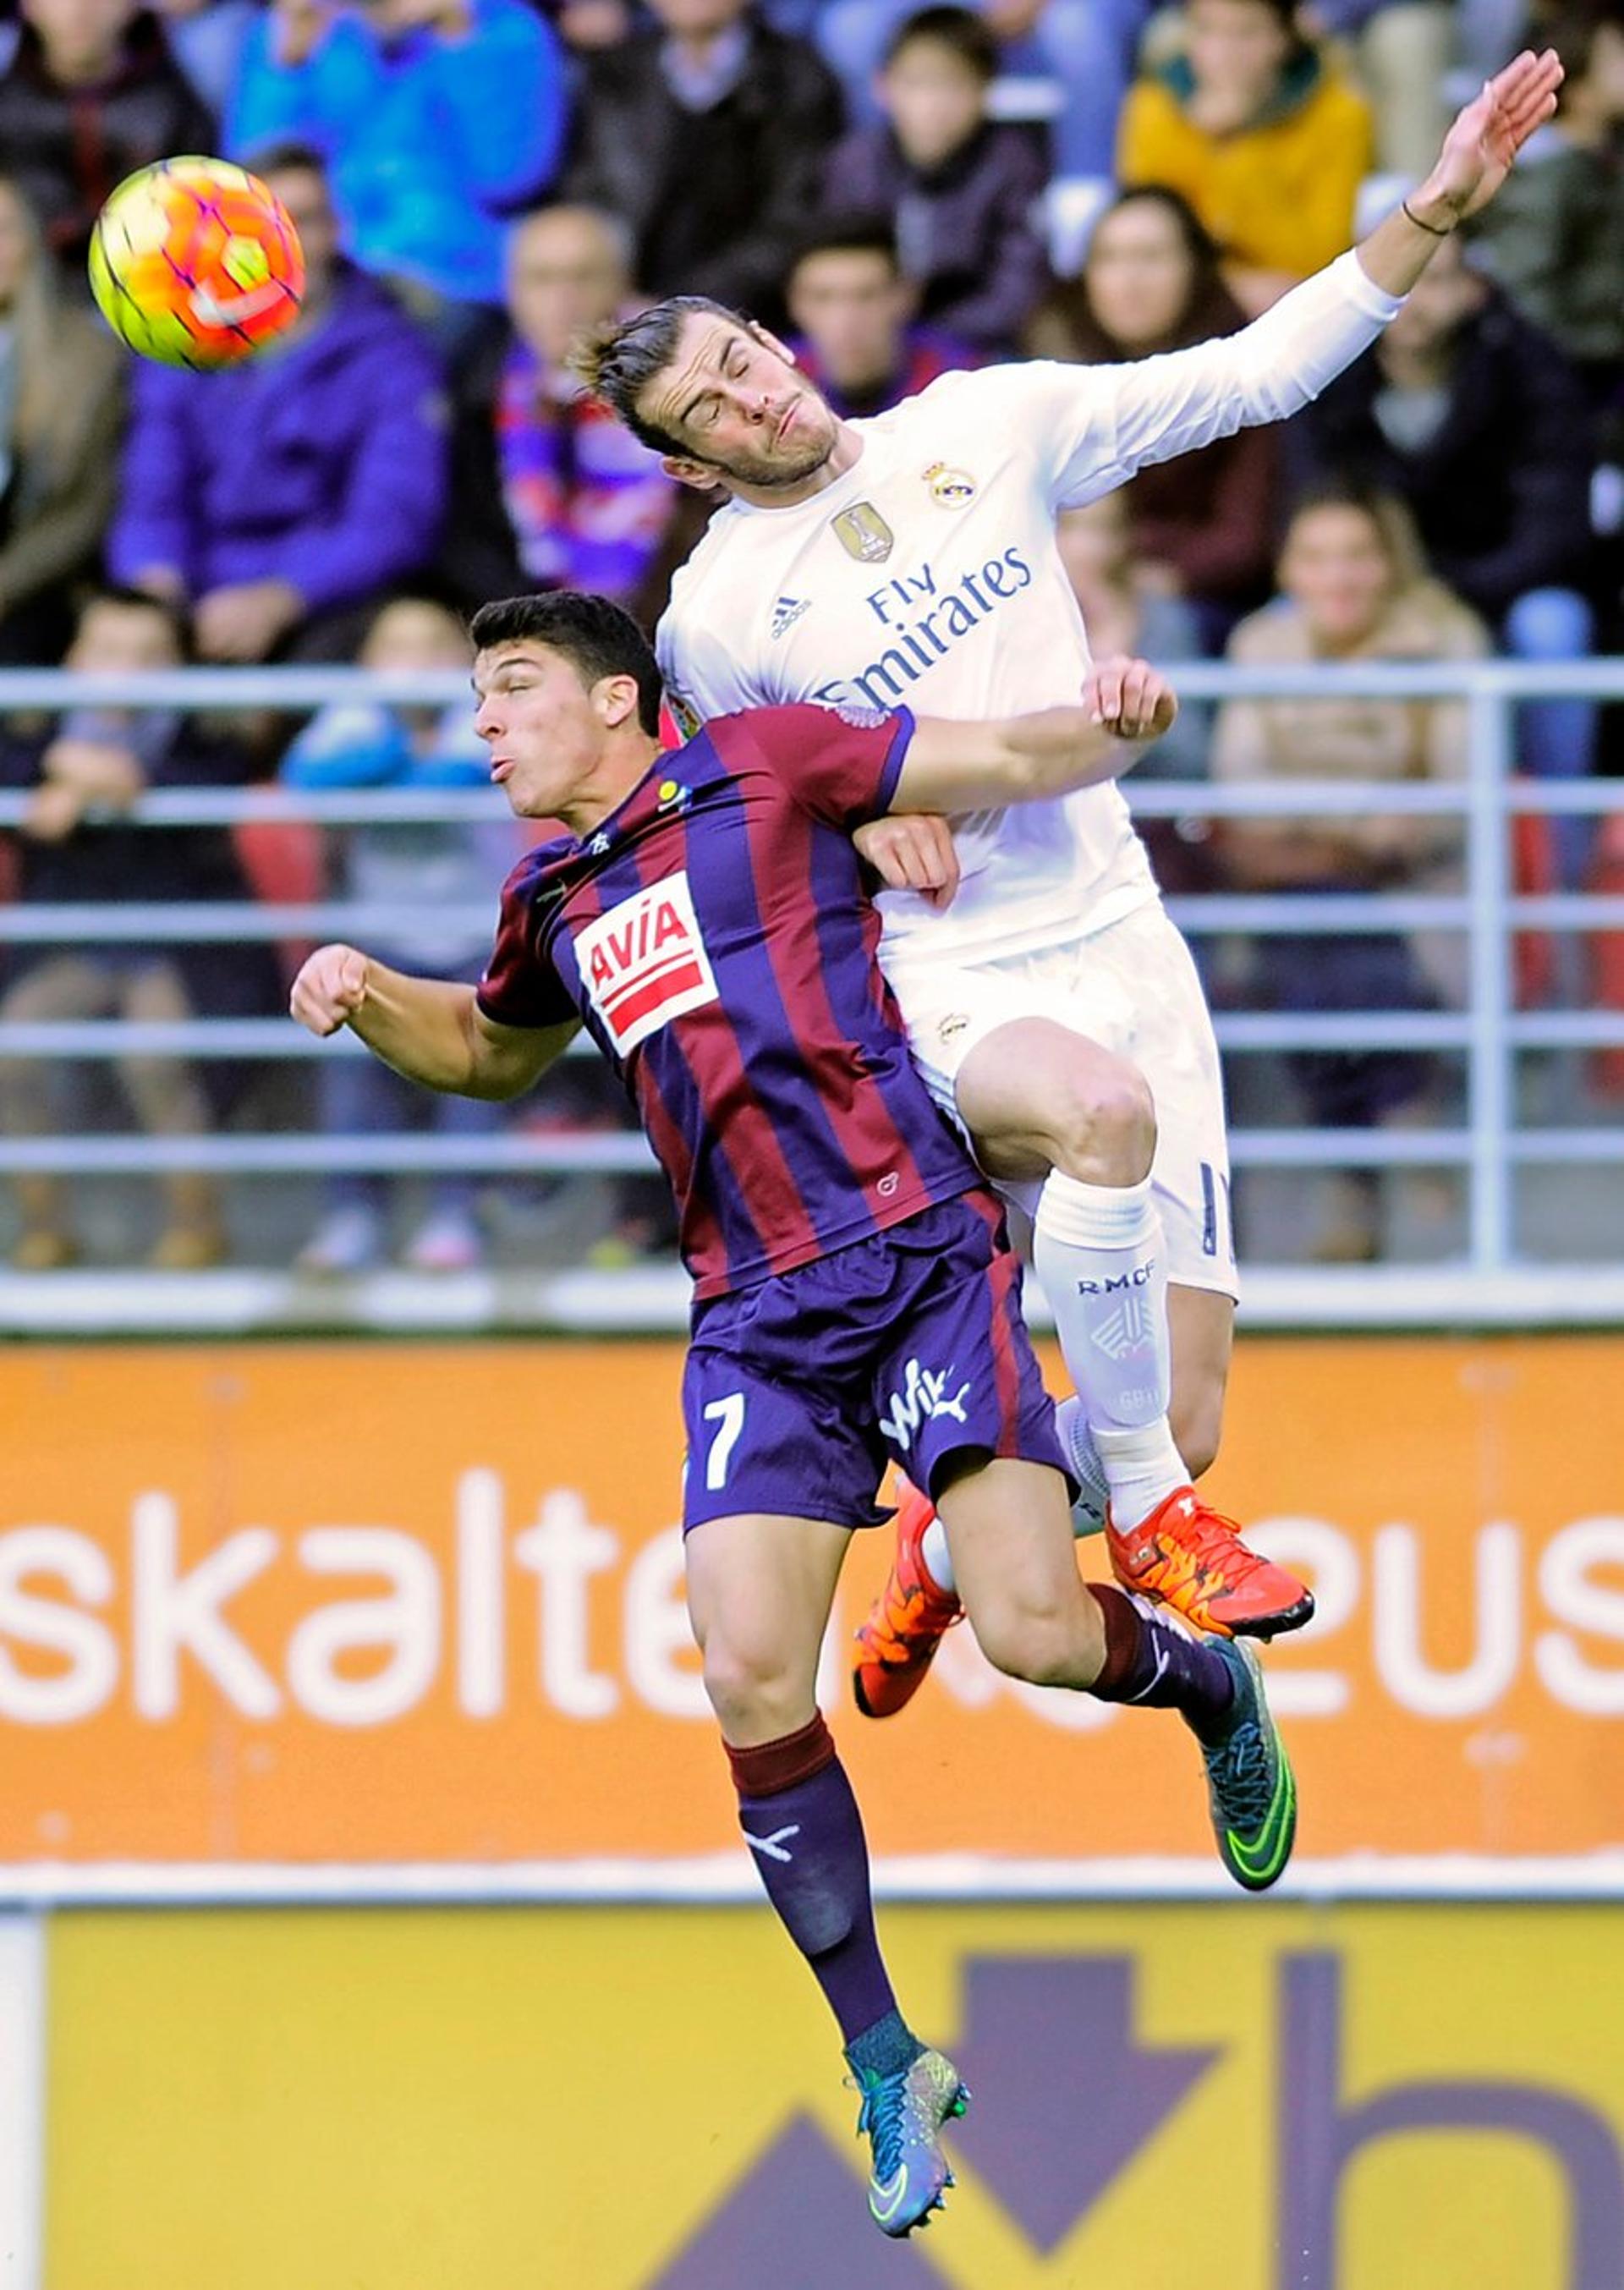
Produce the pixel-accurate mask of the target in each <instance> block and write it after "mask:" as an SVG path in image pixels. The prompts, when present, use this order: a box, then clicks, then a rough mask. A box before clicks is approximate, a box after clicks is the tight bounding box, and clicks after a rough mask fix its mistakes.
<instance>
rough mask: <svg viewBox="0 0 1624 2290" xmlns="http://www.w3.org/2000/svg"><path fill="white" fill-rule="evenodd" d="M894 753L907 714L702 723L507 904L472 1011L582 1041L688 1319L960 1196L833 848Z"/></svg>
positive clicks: (860, 902) (762, 712) (869, 936)
mask: <svg viewBox="0 0 1624 2290" xmlns="http://www.w3.org/2000/svg"><path fill="white" fill-rule="evenodd" d="M912 734H913V718H912V717H910V716H909V715H908V713H907V711H906V710H900V711H899V712H898V713H897V714H896V715H894V716H884V717H867V716H865V717H863V718H862V719H861V720H856V718H855V711H854V712H853V715H852V717H843V716H842V715H840V714H839V713H838V712H836V710H834V709H825V708H813V707H795V708H766V709H754V710H752V711H750V712H749V713H748V714H746V715H741V716H728V717H720V718H719V719H718V720H717V721H716V722H715V723H713V724H711V725H708V727H707V729H706V730H705V731H704V732H702V733H700V736H699V737H698V738H697V739H694V740H691V741H689V742H688V744H687V746H686V747H684V748H680V749H677V750H676V752H675V753H674V754H662V755H660V756H659V757H656V758H655V761H654V763H653V765H652V768H651V769H650V771H649V773H648V774H647V776H646V777H645V778H644V779H642V780H640V781H638V783H637V785H636V787H635V788H634V789H632V791H631V793H630V794H629V795H628V797H626V798H625V800H624V801H623V802H622V803H621V804H620V805H618V806H617V808H616V809H615V810H614V811H612V813H610V814H609V816H608V818H606V819H605V820H604V822H603V824H602V825H601V826H600V827H599V828H598V829H597V830H596V833H594V834H592V835H590V836H588V837H587V839H586V840H585V841H584V842H580V841H577V840H576V839H575V838H574V837H565V838H564V839H563V840H561V841H558V842H555V843H549V844H547V845H543V846H542V847H540V849H538V850H535V851H532V852H531V853H529V854H528V855H527V856H526V857H525V858H524V859H523V860H522V861H520V863H519V865H518V866H517V867H516V868H515V869H514V870H513V873H512V874H511V875H510V876H509V877H508V881H507V884H506V885H505V886H504V889H503V893H502V914H501V924H500V930H499V933H498V935H497V941H496V947H495V949H494V951H493V953H492V957H491V961H490V964H489V966H488V967H487V969H486V971H485V974H484V978H483V979H482V980H481V981H480V986H479V1005H480V1007H481V1009H482V1010H484V1013H486V1015H487V1016H488V1017H490V1018H492V1019H494V1020H495V1021H496V1022H497V1023H498V1024H499V1025H504V1026H556V1025H561V1024H563V1023H564V1022H566V1021H568V1020H569V1019H570V1018H571V1017H572V1016H576V1015H579V1016H580V1018H581V1019H583V1020H584V1021H585V1022H586V1025H587V1027H588V1030H589V1031H590V1032H591V1034H592V1035H593V1037H594V1038H595V1039H596V1042H597V1044H598V1046H599V1047H600V1048H601V1049H602V1050H603V1051H604V1053H605V1054H606V1055H607V1056H608V1057H609V1059H610V1060H611V1061H612V1063H613V1064H614V1066H615V1068H616V1069H617V1070H618V1071H619V1073H620V1077H621V1078H622V1080H623V1081H624V1082H625V1083H626V1085H627V1088H628V1092H629V1093H630V1095H631V1098H632V1101H633V1102H634V1104H635V1105H636V1109H637V1113H638V1116H639V1118H640V1119H641V1121H642V1123H643V1125H644V1129H645V1130H646V1131H647V1133H648V1135H649V1139H650V1141H651V1142H652V1145H653V1148H654V1150H655V1152H656V1153H657V1154H658V1155H659V1157H660V1162H661V1164H662V1165H663V1166H664V1168H665V1171H666V1174H667V1175H668V1177H669V1179H670V1181H671V1187H672V1190H673V1191H674V1193H675V1194H676V1205H677V1211H678V1214H679V1217H680V1221H681V1241H682V1251H683V1255H684V1260H685V1261H686V1262H687V1265H688V1269H689V1270H690V1271H691V1272H692V1275H693V1277H694V1281H695V1284H696V1286H695V1294H696V1296H699V1297H707V1296H718V1295H722V1294H724V1293H726V1292H727V1291H729V1290H731V1289H736V1288H742V1287H746V1286H748V1285H749V1284H750V1283H751V1282H752V1281H756V1280H760V1279H763V1278H764V1277H766V1276H767V1275H768V1274H769V1273H775V1272H788V1271H789V1270H790V1269H792V1268H793V1267H794V1266H796V1265H797V1264H805V1263H807V1262H809V1261H811V1260H812V1258H813V1257H818V1256H827V1255H829V1254H830V1253H833V1251H834V1250H836V1249H837V1248H844V1247H846V1246H847V1245H850V1244H851V1243H852V1242H853V1241H857V1240H862V1239H864V1238H866V1237H868V1235H869V1234H871V1233H874V1232H877V1231H880V1230H882V1229H884V1227H886V1226H888V1225H892V1224H897V1223H900V1221H902V1219H903V1218H905V1217H911V1216H916V1215H917V1214H918V1213H919V1212H920V1211H921V1210H922V1209H924V1208H927V1207H929V1206H930V1205H932V1203H934V1202H937V1201H944V1200H949V1199H952V1198H954V1197H956V1195H958V1194H960V1193H963V1192H965V1191H967V1190H968V1189H970V1187H972V1185H974V1184H976V1183H978V1182H979V1179H978V1176H977V1173H976V1171H975V1169H974V1167H973V1166H972V1163H971V1161H970V1159H969V1157H968V1156H967V1155H966V1153H965V1151H964V1148H963V1147H962V1145H961V1144H960V1143H959V1141H958V1139H957V1138H956V1136H955V1135H954V1133H953V1132H952V1130H951V1129H950V1128H949V1127H948V1124H947V1122H946V1121H945V1120H944V1119H943V1118H942V1117H941V1115H940V1113H939V1112H938V1111H937V1110H936V1108H935V1107H934V1105H933V1104H932V1101H931V1099H930V1097H929V1095H928V1094H927V1093H926V1090H925V1087H924V1083H923V1082H922V1081H921V1080H920V1078H919V1077H918V1075H917V1074H916V1071H915V1070H914V1067H913V1064H912V1062H911V1061H910V1059H909V1057H908V1043H907V1038H906V1037H905V1035H904V1033H903V1029H902V1023H901V1020H900V1017H899V1015H898V1013H897V1010H896V1006H895V1005H894V1003H893V1002H892V998H891V994H890V990H889V989H888V988H887V987H886V985H885V982H884V979H883V978H882V977H881V975H880V969H879V965H878V963H877V962H876V959H875V949H876V945H877V943H878V941H879V918H878V917H877V916H876V913H875V911H874V909H873V908H872V906H871V905H870V904H869V902H868V898H867V897H866V896H865V894H864V892H863V888H862V884H861V880H860V862H859V861H858V857H857V853H856V851H855V850H854V849H853V847H852V841H851V837H852V830H853V829H855V828H857V827H860V825H861V824H862V822H863V821H865V820H868V819H875V818H878V817H879V816H880V815H881V814H882V813H884V812H885V811H886V809H887V808H888V807H889V805H890V802H891V797H892V791H893V790H894V789H895V787H896V783H897V777H898V774H899V773H900V770H901V768H902V758H903V756H904V754H905V753H906V751H907V748H908V741H909V739H910V738H911V737H912Z"/></svg>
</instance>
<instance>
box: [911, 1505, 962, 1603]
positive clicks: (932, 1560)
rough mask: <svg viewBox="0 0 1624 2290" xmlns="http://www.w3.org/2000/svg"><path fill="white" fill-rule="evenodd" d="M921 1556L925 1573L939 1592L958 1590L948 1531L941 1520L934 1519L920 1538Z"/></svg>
mask: <svg viewBox="0 0 1624 2290" xmlns="http://www.w3.org/2000/svg"><path fill="white" fill-rule="evenodd" d="M919 1556H920V1557H921V1558H923V1559H924V1571H925V1573H927V1574H928V1575H929V1576H930V1578H931V1580H932V1582H934V1583H935V1585H936V1587H937V1589H939V1590H956V1589H957V1588H958V1584H957V1583H956V1581H954V1579H953V1559H952V1556H951V1554H950V1552H949V1551H948V1530H947V1528H946V1527H945V1526H944V1525H942V1523H941V1521H940V1519H939V1518H933V1519H932V1521H931V1523H930V1525H929V1526H927V1527H926V1528H925V1530H924V1533H923V1534H922V1535H921V1536H920V1538H919Z"/></svg>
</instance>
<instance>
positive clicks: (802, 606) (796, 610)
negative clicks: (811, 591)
mask: <svg viewBox="0 0 1624 2290" xmlns="http://www.w3.org/2000/svg"><path fill="white" fill-rule="evenodd" d="M811 610H812V598H811V597H780V598H779V600H778V602H777V604H776V605H773V607H772V634H773V637H774V639H776V638H778V637H781V636H787V635H788V632H789V630H790V629H792V628H794V626H795V624H796V621H798V620H799V619H800V617H801V615H802V613H810V612H811Z"/></svg>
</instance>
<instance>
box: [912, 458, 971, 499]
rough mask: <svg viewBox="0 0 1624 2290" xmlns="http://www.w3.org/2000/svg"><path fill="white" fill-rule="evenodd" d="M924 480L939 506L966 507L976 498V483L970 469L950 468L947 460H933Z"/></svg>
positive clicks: (932, 497)
mask: <svg viewBox="0 0 1624 2290" xmlns="http://www.w3.org/2000/svg"><path fill="white" fill-rule="evenodd" d="M924 481H925V483H926V484H927V485H929V487H930V489H931V499H932V500H933V501H934V502H935V504H936V506H937V508H967V507H968V505H969V504H970V502H972V500H974V499H975V495H976V483H975V479H974V478H973V477H972V476H971V474H970V472H969V470H968V469H950V468H948V464H947V463H946V462H945V461H932V463H931V466H930V468H928V469H927V470H926V471H925V473H924Z"/></svg>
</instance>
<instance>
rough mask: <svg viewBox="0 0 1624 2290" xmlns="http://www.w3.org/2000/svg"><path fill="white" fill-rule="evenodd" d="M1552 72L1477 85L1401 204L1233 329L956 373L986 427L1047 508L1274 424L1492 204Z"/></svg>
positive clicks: (1541, 68)
mask: <svg viewBox="0 0 1624 2290" xmlns="http://www.w3.org/2000/svg"><path fill="white" fill-rule="evenodd" d="M1561 79H1562V67H1561V65H1560V64H1559V63H1558V62H1557V60H1556V57H1555V56H1554V55H1551V54H1546V55H1543V56H1536V55H1533V54H1532V53H1528V54H1524V55H1521V56H1519V57H1518V58H1517V59H1516V62H1515V63H1511V64H1508V65H1507V67H1506V68H1505V70H1504V71H1503V72H1500V73H1499V74H1498V75H1497V76H1496V77H1495V78H1493V79H1492V80H1490V81H1488V82H1486V83H1485V84H1484V87H1483V89H1482V91H1481V92H1479V94H1478V95H1477V96H1476V97H1475V98H1474V100H1472V101H1471V102H1470V103H1468V105H1467V107H1466V108H1465V110H1464V111H1462V112H1461V114H1460V117H1459V118H1458V119H1457V120H1456V121H1455V124H1454V125H1453V126H1452V128H1451V129H1450V131H1449V133H1448V135H1447V136H1446V137H1445V139H1444V148H1443V150H1442V151H1441V152H1440V153H1439V156H1438V161H1437V164H1436V166H1435V167H1434V168H1433V170H1432V172H1430V173H1429V174H1428V177H1427V180H1426V181H1425V182H1424V183H1423V184H1422V185H1421V187H1420V189H1419V190H1418V191H1416V192H1415V193H1414V195H1413V196H1412V197H1411V199H1410V200H1409V202H1408V204H1409V209H1410V212H1409V214H1407V215H1406V214H1405V213H1404V210H1403V208H1402V207H1401V208H1399V209H1398V210H1397V211H1396V212H1394V213H1393V214H1390V215H1388V217H1387V219H1386V220H1385V221H1383V222H1380V223H1379V224H1378V225H1377V227H1376V228H1375V229H1374V230H1373V231H1372V232H1371V234H1370V236H1368V237H1367V238H1365V239H1364V240H1363V241H1362V242H1361V244H1360V245H1359V246H1358V248H1357V249H1356V251H1355V252H1350V253H1348V254H1340V255H1339V256H1338V257H1337V259H1336V260H1335V261H1334V262H1332V263H1331V264H1330V265H1329V266H1328V267H1327V268H1325V269H1324V270H1319V271H1316V273H1315V275H1314V276H1313V277H1311V278H1305V279H1304V281H1303V283H1302V284H1301V285H1300V286H1294V287H1293V288H1292V291H1291V292H1290V293H1289V294H1286V295H1283V296H1282V298H1281V299H1280V300H1279V301H1278V302H1276V304H1275V306H1274V308H1272V309H1270V310H1266V311H1265V312H1264V313H1263V315H1262V316H1261V317H1260V318H1254V319H1253V321H1252V324H1251V325H1249V326H1244V327H1243V328H1242V329H1241V331H1240V332H1238V333H1234V334H1225V335H1221V336H1220V337H1219V338H1218V339H1217V340H1214V341H1208V342H1198V343H1196V345H1195V346H1194V347H1193V348H1189V349H1184V350H1172V351H1169V352H1168V353H1167V354H1166V355H1164V356H1161V357H1148V358H1139V359H1136V360H1133V361H1132V362H1130V363H1128V364H1121V365H1097V366H1070V365H1052V364H1044V363H1043V362H1042V361H1035V362H1034V363H1033V364H1029V365H1026V366H1004V367H992V368H989V369H988V370H987V371H985V372H982V373H980V374H968V375H965V376H964V378H963V379H962V380H961V381H960V383H959V385H958V387H959V388H960V389H961V390H962V391H963V392H964V393H965V402H966V404H970V403H971V402H972V399H971V396H970V393H972V392H980V394H981V395H982V396H985V398H986V400H987V405H986V413H987V418H988V420H1001V421H1004V422H1005V423H1007V424H1009V425H1010V426H1012V427H1015V426H1016V425H1019V427H1020V429H1021V430H1022V431H1023V432H1024V433H1025V434H1028V435H1029V436H1033V437H1034V438H1036V440H1037V451H1038V453H1039V457H1040V461H1041V464H1042V466H1043V467H1044V473H1045V475H1046V476H1047V479H1048V484H1049V490H1050V496H1051V499H1052V501H1053V502H1054V504H1055V506H1056V507H1057V508H1059V507H1062V506H1076V505H1079V504H1081V503H1082V502H1084V501H1090V500H1098V499H1099V498H1100V495H1101V494H1102V493H1107V492H1113V491H1114V490H1115V488H1116V486H1118V485H1120V484H1125V483H1126V482H1127V480H1128V479H1129V478H1130V477H1131V476H1133V474H1134V472H1135V471H1136V470H1138V469H1141V468H1144V467H1145V466H1146V464H1147V463H1148V462H1151V461H1166V460H1172V458H1173V456H1174V455H1175V454H1179V453H1188V452H1194V451H1195V450H1196V448H1197V447H1198V446H1202V445H1210V444H1212V441H1213V439H1214V438H1217V437H1230V436H1234V435H1235V433H1236V430H1237V429H1250V428H1256V427H1258V426H1259V425H1260V423H1262V422H1266V421H1283V420H1285V419H1286V418H1287V416H1288V415H1290V414H1292V413H1297V412H1300V411H1301V409H1302V408H1303V407H1304V406H1305V405H1308V404H1311V403H1312V402H1313V400H1314V399H1315V398H1316V397H1317V396H1319V394H1320V392H1321V390H1323V389H1324V388H1325V386H1326V384H1327V383H1328V382H1331V381H1333V380H1335V378H1336V376H1337V375H1338V374H1339V373H1340V372H1342V371H1343V369H1344V367H1346V366H1349V365H1351V364H1353V362H1354V360H1355V358H1356V357H1358V356H1360V354H1361V353H1362V352H1363V351H1364V350H1366V349H1368V348H1370V346H1371V344H1372V342H1373V341H1374V340H1376V339H1377V337H1378V336H1379V335H1380V333H1381V332H1382V330H1383V328H1384V327H1385V326H1386V325H1387V324H1388V321H1389V320H1390V319H1391V318H1392V317H1393V316H1394V315H1395V313H1396V311H1397V308H1398V306H1399V302H1400V300H1402V298H1403V297H1404V295H1405V294H1407V293H1408V292H1409V291H1410V289H1411V287H1412V286H1413V285H1414V284H1415V282H1416V280H1417V279H1418V278H1419V277H1420V275H1421V272H1422V271H1423V270H1424V269H1425V268H1426V267H1427V264H1428V261H1429V260H1430V259H1431V257H1432V255H1433V253H1434V252H1436V249H1437V248H1438V247H1439V246H1440V245H1441V244H1443V241H1444V238H1445V237H1447V236H1448V235H1449V233H1450V232H1451V231H1452V229H1453V228H1454V227H1455V225H1456V223H1457V222H1459V221H1460V220H1461V219H1462V217H1464V216H1466V215H1469V214H1475V213H1476V211H1477V209H1478V208H1479V207H1481V206H1483V205H1484V204H1486V203H1487V202H1488V201H1489V200H1490V199H1492V197H1493V196H1494V194H1495V192H1496V191H1497V190H1498V189H1499V188H1500V185H1501V183H1503V182H1504V180H1506V175H1507V172H1508V169H1509V168H1510V165H1511V163H1512V161H1513V159H1514V158H1515V157H1516V154H1517V152H1518V151H1519V150H1520V149H1521V148H1522V147H1523V145H1524V143H1525V142H1526V141H1527V140H1528V138H1529V136H1531V135H1532V133H1533V132H1534V130H1535V128H1536V127H1538V126H1540V124H1541V123H1542V122H1543V121H1545V120H1547V119H1548V118H1549V117H1550V116H1551V114H1552V112H1553V111H1554V110H1555V108H1556V89H1557V86H1558V85H1559V84H1560V82H1561Z"/></svg>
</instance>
